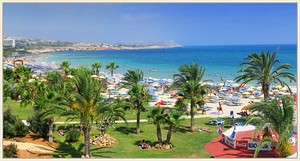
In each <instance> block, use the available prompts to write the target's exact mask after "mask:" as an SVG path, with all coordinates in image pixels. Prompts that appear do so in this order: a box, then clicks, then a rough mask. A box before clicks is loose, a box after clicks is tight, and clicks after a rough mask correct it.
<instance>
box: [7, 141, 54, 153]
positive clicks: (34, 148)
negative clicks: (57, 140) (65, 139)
mask: <svg viewBox="0 0 300 161" xmlns="http://www.w3.org/2000/svg"><path fill="white" fill-rule="evenodd" d="M11 143H14V144H16V145H17V146H18V149H20V150H27V151H29V152H42V153H53V152H54V151H55V149H54V148H50V147H46V146H43V145H39V144H33V143H25V142H24V143H22V142H14V141H3V145H9V144H11Z"/></svg>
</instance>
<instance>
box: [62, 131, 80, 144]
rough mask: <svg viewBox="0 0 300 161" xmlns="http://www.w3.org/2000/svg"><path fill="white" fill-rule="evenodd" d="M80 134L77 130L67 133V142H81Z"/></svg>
mask: <svg viewBox="0 0 300 161" xmlns="http://www.w3.org/2000/svg"><path fill="white" fill-rule="evenodd" d="M79 136H80V132H79V131H78V130H77V129H71V130H70V131H69V132H67V135H66V140H65V142H76V141H78V140H79Z"/></svg>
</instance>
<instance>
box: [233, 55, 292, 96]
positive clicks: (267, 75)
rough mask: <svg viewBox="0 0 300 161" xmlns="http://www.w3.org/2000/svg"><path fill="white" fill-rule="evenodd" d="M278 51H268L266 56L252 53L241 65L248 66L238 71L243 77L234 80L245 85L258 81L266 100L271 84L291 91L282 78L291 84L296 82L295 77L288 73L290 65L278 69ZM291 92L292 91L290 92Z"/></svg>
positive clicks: (283, 65) (280, 66)
mask: <svg viewBox="0 0 300 161" xmlns="http://www.w3.org/2000/svg"><path fill="white" fill-rule="evenodd" d="M277 53H278V49H277V50H276V51H275V52H273V54H270V51H268V52H267V53H266V54H265V53H264V52H263V51H261V52H260V54H257V53H252V54H251V55H249V56H247V57H246V58H244V59H243V60H245V61H244V62H242V63H241V64H240V65H246V66H245V67H243V68H242V69H240V70H239V71H238V73H241V75H239V76H237V77H235V78H234V80H235V81H236V82H242V83H241V85H244V84H246V83H248V82H251V81H257V83H259V84H261V85H262V91H263V93H264V99H265V100H266V99H268V98H269V89H270V85H271V83H278V82H279V83H280V84H281V85H282V86H287V87H288V89H289V90H290V88H289V86H288V84H287V83H286V82H284V81H283V80H282V78H288V79H289V80H290V82H292V81H296V80H295V76H294V75H293V74H292V73H290V72H288V71H286V70H288V69H290V68H292V66H291V65H290V64H281V65H279V66H277V67H276V63H279V60H278V59H276V55H277ZM290 91H291V90H290Z"/></svg>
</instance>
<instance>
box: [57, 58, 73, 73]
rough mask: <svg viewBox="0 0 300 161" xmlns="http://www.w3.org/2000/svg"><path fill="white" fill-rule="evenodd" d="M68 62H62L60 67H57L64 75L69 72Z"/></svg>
mask: <svg viewBox="0 0 300 161" xmlns="http://www.w3.org/2000/svg"><path fill="white" fill-rule="evenodd" d="M70 65H71V64H70V62H68V61H63V62H62V63H61V64H60V65H59V67H60V69H62V70H64V72H65V75H68V72H69V70H70Z"/></svg>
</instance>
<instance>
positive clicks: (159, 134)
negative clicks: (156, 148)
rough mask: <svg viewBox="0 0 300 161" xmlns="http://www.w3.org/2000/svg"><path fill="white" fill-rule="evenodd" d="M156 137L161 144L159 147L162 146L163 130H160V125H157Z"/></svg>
mask: <svg viewBox="0 0 300 161" xmlns="http://www.w3.org/2000/svg"><path fill="white" fill-rule="evenodd" d="M156 135H157V140H158V143H159V145H161V144H162V137H161V129H160V124H159V123H157V124H156Z"/></svg>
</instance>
